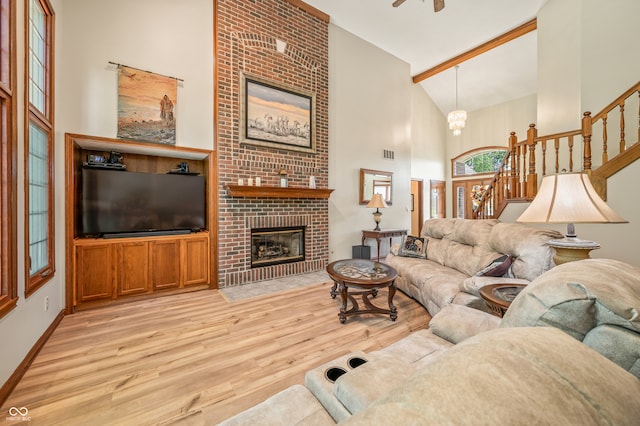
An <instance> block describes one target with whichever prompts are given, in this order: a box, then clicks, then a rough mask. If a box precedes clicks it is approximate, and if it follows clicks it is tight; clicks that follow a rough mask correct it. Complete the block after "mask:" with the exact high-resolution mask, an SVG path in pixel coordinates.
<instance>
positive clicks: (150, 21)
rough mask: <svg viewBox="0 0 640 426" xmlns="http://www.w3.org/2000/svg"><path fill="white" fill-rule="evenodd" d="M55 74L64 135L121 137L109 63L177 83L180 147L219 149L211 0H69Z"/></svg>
mask: <svg viewBox="0 0 640 426" xmlns="http://www.w3.org/2000/svg"><path fill="white" fill-rule="evenodd" d="M64 5H65V16H64V19H65V23H66V25H65V30H64V33H63V36H62V44H61V45H62V46H64V49H65V52H66V54H65V56H64V57H63V58H60V59H59V61H60V62H61V64H60V66H61V68H62V69H63V70H64V71H63V72H62V73H59V74H56V76H57V78H58V81H59V83H60V85H61V86H62V88H63V90H62V92H58V96H59V97H63V99H60V100H59V110H58V111H57V112H58V114H59V116H60V123H61V128H62V130H64V131H66V132H73V133H81V134H88V135H95V136H106V137H116V133H117V112H118V108H117V106H118V90H117V88H118V70H117V66H114V65H110V64H109V61H111V62H116V63H120V64H124V65H129V66H132V67H136V68H140V69H143V70H147V71H151V72H154V73H157V74H162V75H167V76H171V77H177V78H179V79H182V80H184V81H182V82H180V81H179V82H178V99H177V102H176V109H175V115H176V145H179V146H189V147H194V148H203V149H212V148H213V37H212V34H213V2H211V1H210V0H189V2H188V7H185V6H186V5H185V3H184V2H176V1H173V0H136V1H130V0H110V1H108V2H106V1H101V0H64Z"/></svg>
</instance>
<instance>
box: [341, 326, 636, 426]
mask: <svg viewBox="0 0 640 426" xmlns="http://www.w3.org/2000/svg"><path fill="white" fill-rule="evenodd" d="M638 395H640V380H638V379H637V378H636V377H634V376H633V375H631V374H629V373H627V372H626V371H624V370H623V369H622V368H620V367H618V366H617V365H616V364H614V363H613V362H611V361H610V360H608V359H606V358H605V357H603V356H601V355H600V354H598V353H597V352H595V351H593V350H591V349H590V348H588V347H587V346H585V345H583V344H582V343H580V342H578V341H576V340H575V339H572V338H570V337H569V336H567V335H566V334H565V333H563V332H561V331H559V330H556V329H552V328H548V327H536V328H517V329H496V330H493V331H489V332H486V333H482V334H479V335H477V336H475V337H472V338H470V339H468V340H465V341H464V342H462V343H460V344H458V345H456V346H455V347H453V348H451V349H449V350H448V351H447V352H446V353H444V354H443V355H442V356H440V357H439V359H438V360H436V361H435V362H433V363H431V364H429V365H427V366H426V367H424V368H422V369H420V370H418V371H417V372H416V373H414V374H413V375H412V376H411V378H409V380H407V381H406V382H405V383H404V384H403V385H402V386H400V387H398V388H395V389H393V390H390V391H389V392H388V393H387V395H386V396H385V397H384V398H381V399H379V400H377V401H375V402H374V403H373V404H372V405H371V406H369V407H368V408H367V409H366V410H364V411H363V412H361V413H358V414H356V415H354V416H353V417H351V418H349V419H348V420H347V421H346V422H345V423H344V424H346V425H371V424H425V425H426V424H432V425H460V424H497V423H501V424H554V425H555V424H575V425H601V424H610V425H637V424H638V419H639V418H640V398H638Z"/></svg>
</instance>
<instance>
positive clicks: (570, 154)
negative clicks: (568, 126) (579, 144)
mask: <svg viewBox="0 0 640 426" xmlns="http://www.w3.org/2000/svg"><path fill="white" fill-rule="evenodd" d="M572 171H573V135H569V173H571V172H572Z"/></svg>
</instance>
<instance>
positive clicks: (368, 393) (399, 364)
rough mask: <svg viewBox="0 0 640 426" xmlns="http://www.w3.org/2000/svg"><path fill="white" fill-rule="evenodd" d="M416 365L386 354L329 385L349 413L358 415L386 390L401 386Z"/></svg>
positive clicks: (414, 369)
mask: <svg viewBox="0 0 640 426" xmlns="http://www.w3.org/2000/svg"><path fill="white" fill-rule="evenodd" d="M416 370H417V366H414V365H413V364H411V363H409V362H407V361H404V360H403V359H401V358H396V357H391V356H387V355H378V356H376V357H372V359H370V360H369V362H367V363H366V364H363V365H361V366H360V367H358V368H356V369H355V370H353V371H350V372H349V374H344V375H342V376H340V377H339V378H338V380H336V382H335V384H334V385H333V394H334V395H335V396H336V398H337V399H338V400H339V401H340V402H341V403H342V405H344V406H345V407H346V408H347V410H349V412H350V413H351V414H355V413H359V412H360V411H362V410H364V409H365V408H367V407H368V406H369V405H371V403H372V402H373V401H375V400H377V399H379V398H381V397H383V396H384V395H386V393H387V392H389V390H391V389H393V388H395V387H397V386H401V385H402V384H403V383H404V382H405V381H406V380H407V379H408V378H409V376H410V375H411V374H412V373H413V372H414V371H416Z"/></svg>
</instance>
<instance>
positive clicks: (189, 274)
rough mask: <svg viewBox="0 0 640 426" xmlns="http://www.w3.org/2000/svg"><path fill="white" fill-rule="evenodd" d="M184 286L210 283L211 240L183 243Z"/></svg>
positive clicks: (186, 241)
mask: <svg viewBox="0 0 640 426" xmlns="http://www.w3.org/2000/svg"><path fill="white" fill-rule="evenodd" d="M182 244H183V245H182V248H183V250H182V254H183V256H184V257H183V259H182V262H181V264H182V265H183V277H184V279H183V285H193V284H207V283H209V238H208V237H203V238H186V239H184V240H183V241H182Z"/></svg>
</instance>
